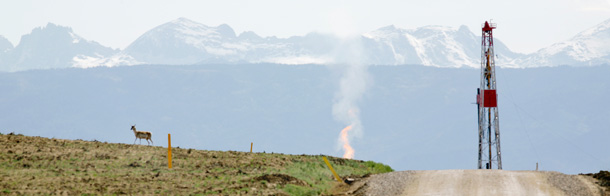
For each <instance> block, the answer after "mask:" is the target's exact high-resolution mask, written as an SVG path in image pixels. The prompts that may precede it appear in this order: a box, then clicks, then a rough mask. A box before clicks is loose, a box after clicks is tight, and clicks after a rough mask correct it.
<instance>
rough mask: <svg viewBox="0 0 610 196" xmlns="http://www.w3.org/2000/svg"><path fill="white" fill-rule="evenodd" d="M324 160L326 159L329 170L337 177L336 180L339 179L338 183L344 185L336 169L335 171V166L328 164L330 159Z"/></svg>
mask: <svg viewBox="0 0 610 196" xmlns="http://www.w3.org/2000/svg"><path fill="white" fill-rule="evenodd" d="M322 158H323V159H324V162H326V165H328V168H329V169H330V171H331V172H333V174H334V175H335V179H337V181H338V182H340V183H343V181H341V177H339V175H338V174H337V172H335V169H333V166H331V165H330V162H328V159H326V157H322Z"/></svg>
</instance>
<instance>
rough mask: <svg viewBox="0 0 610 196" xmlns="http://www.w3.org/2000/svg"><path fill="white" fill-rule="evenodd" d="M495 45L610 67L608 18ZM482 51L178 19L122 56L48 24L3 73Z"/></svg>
mask: <svg viewBox="0 0 610 196" xmlns="http://www.w3.org/2000/svg"><path fill="white" fill-rule="evenodd" d="M494 46H495V53H496V55H497V58H498V60H497V63H498V64H497V65H498V66H501V67H515V68H525V67H544V66H560V65H571V66H590V65H602V64H607V63H608V62H610V19H609V20H606V21H604V22H602V23H600V24H599V25H596V26H595V27H592V28H590V29H587V30H585V31H583V32H581V33H579V34H578V35H576V36H575V37H573V38H571V39H570V40H567V41H563V42H560V43H556V44H553V45H551V46H549V47H546V48H543V49H540V50H539V51H537V52H535V53H532V54H520V53H516V52H513V51H511V50H510V49H509V48H508V47H507V46H506V45H505V44H504V43H503V42H502V41H500V40H499V39H498V38H496V40H495V45H494ZM479 48H480V36H478V35H476V34H474V33H473V32H472V31H471V30H470V29H468V28H467V27H466V26H461V27H459V28H452V27H445V26H424V27H420V28H416V29H401V28H397V27H395V26H386V27H382V28H379V29H377V30H374V31H371V32H368V33H364V34H363V35H361V36H359V37H356V38H352V39H341V38H338V37H336V36H333V35H328V34H321V33H309V34H307V35H304V36H293V37H289V38H277V37H273V36H272V37H261V36H259V35H257V34H256V33H254V32H251V31H246V32H243V33H241V34H239V35H237V34H236V33H235V31H234V30H233V29H232V28H231V27H230V26H229V25H226V24H222V25H219V26H216V27H212V26H206V25H204V24H201V23H198V22H195V21H192V20H189V19H186V18H178V19H175V20H173V21H170V22H167V23H165V24H162V25H160V26H157V27H155V28H153V29H151V30H149V31H148V32H146V33H144V34H143V35H141V36H140V37H139V38H138V39H136V40H135V41H134V42H132V43H131V44H130V45H129V46H128V47H126V48H125V49H124V50H119V49H112V48H110V47H106V46H103V45H101V44H99V43H97V42H95V41H91V40H87V39H85V38H83V37H80V36H79V35H77V34H76V33H75V32H73V31H72V29H71V28H69V27H64V26H59V25H55V24H53V23H49V24H47V25H46V26H45V27H39V28H35V29H34V30H32V32H31V33H30V34H27V35H23V36H22V38H21V41H20V42H19V44H18V45H17V46H13V45H12V44H11V43H10V42H9V41H8V40H7V39H6V38H4V37H2V36H0V71H9V72H12V71H23V70H30V69H56V68H68V67H81V68H87V67H98V66H106V67H113V66H121V65H136V64H167V65H191V64H210V63H223V64H226V63H240V64H242V63H276V64H340V63H360V64H369V65H404V64H419V65H426V66H435V67H478V66H479V62H480V51H479ZM354 57H358V58H356V59H354Z"/></svg>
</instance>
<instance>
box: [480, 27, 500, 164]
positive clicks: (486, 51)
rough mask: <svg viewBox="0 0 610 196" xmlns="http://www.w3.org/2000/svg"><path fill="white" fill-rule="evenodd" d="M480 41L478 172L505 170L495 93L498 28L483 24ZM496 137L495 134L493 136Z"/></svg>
mask: <svg viewBox="0 0 610 196" xmlns="http://www.w3.org/2000/svg"><path fill="white" fill-rule="evenodd" d="M482 26H483V28H482V30H483V36H481V37H482V39H483V40H482V42H481V86H480V87H479V88H478V89H477V108H478V119H479V163H478V168H479V169H493V166H494V165H495V166H497V169H502V153H501V152H500V125H499V116H498V95H497V93H496V64H495V59H494V57H495V55H494V39H493V30H494V29H496V25H495V24H493V23H488V22H487V21H485V23H484V24H483V25H482ZM492 134H493V135H492Z"/></svg>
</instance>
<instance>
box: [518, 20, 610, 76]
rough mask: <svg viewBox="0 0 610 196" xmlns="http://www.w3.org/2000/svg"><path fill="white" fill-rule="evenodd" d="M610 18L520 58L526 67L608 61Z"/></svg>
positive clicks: (609, 53)
mask: <svg viewBox="0 0 610 196" xmlns="http://www.w3.org/2000/svg"><path fill="white" fill-rule="evenodd" d="M608 46H610V19H608V20H606V21H604V22H602V23H600V24H598V25H596V26H594V27H591V28H589V29H587V30H584V31H582V32H581V33H579V34H577V35H576V36H574V37H573V38H571V39H569V40H567V41H563V42H559V43H555V44H553V45H551V46H549V47H546V48H543V49H540V50H539V51H538V52H536V53H534V54H531V55H528V56H527V58H525V59H524V60H522V64H523V65H524V66H527V67H540V66H559V65H600V64H608V63H610V58H609V57H610V47H608Z"/></svg>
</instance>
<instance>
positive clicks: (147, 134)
mask: <svg viewBox="0 0 610 196" xmlns="http://www.w3.org/2000/svg"><path fill="white" fill-rule="evenodd" d="M131 130H133V134H135V135H136V140H138V139H140V144H142V139H146V143H148V140H150V143H153V141H152V133H150V132H148V131H136V125H133V126H131ZM136 140H133V144H136ZM150 143H148V145H150Z"/></svg>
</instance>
